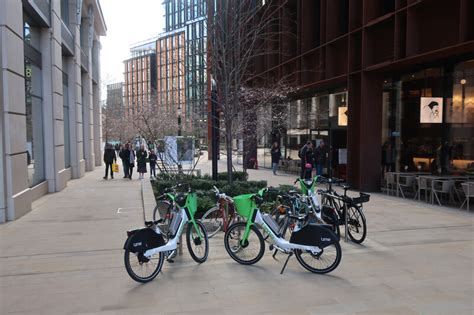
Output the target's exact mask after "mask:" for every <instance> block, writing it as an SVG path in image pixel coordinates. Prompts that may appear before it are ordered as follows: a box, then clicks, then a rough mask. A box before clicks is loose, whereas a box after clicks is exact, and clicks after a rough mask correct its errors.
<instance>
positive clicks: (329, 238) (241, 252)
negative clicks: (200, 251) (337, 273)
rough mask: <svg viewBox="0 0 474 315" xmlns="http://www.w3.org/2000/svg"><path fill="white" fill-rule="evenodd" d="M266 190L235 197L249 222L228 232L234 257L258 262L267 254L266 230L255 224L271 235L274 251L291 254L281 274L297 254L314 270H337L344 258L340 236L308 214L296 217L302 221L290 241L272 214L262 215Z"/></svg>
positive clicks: (227, 240) (228, 244) (228, 246)
mask: <svg viewBox="0 0 474 315" xmlns="http://www.w3.org/2000/svg"><path fill="white" fill-rule="evenodd" d="M265 192H266V189H262V190H260V191H259V192H258V193H257V194H245V195H240V196H236V197H234V203H235V206H236V209H237V212H239V214H240V215H241V216H242V217H243V218H245V219H246V220H247V222H237V223H234V224H232V225H231V226H230V227H229V228H228V230H227V231H226V233H225V236H224V245H225V249H226V250H227V253H228V254H229V256H230V257H232V259H234V260H235V261H237V262H238V263H240V264H244V265H251V264H254V263H256V262H258V261H259V260H260V259H261V258H262V257H263V254H264V251H265V245H264V240H263V236H262V233H261V232H260V231H259V229H258V228H257V227H256V226H255V225H259V226H261V227H262V228H263V230H264V231H265V232H266V233H268V235H269V236H270V239H271V242H272V244H271V245H270V250H273V249H277V250H278V251H281V252H283V253H286V254H288V258H287V259H286V262H285V264H284V265H283V268H282V270H281V273H283V271H284V270H285V267H286V264H287V263H288V260H289V259H290V257H291V256H292V255H293V254H294V255H295V256H296V259H297V260H298V262H299V263H300V264H301V265H302V266H303V267H304V268H306V269H307V270H309V271H311V272H314V273H320V274H323V273H328V272H331V271H333V270H334V269H336V267H337V266H338V265H339V263H340V261H341V257H342V250H341V246H340V244H339V238H338V237H337V236H336V235H335V234H334V232H332V231H331V227H330V226H329V225H325V224H314V223H308V222H307V221H308V219H307V217H306V215H305V216H303V217H300V216H294V217H293V219H295V220H296V221H297V222H299V223H298V224H297V225H296V227H295V229H294V230H293V233H292V234H291V238H290V240H289V241H287V240H285V239H284V238H283V237H282V235H281V234H280V231H279V230H280V227H279V226H278V224H277V223H276V222H275V221H274V220H273V218H272V217H271V215H269V214H262V213H261V212H260V209H259V208H258V205H260V204H261V203H262V202H263V198H262V196H263V194H264V193H265Z"/></svg>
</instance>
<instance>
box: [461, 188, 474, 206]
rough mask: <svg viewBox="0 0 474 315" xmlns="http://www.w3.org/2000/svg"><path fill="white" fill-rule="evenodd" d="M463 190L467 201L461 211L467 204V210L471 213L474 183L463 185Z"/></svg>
mask: <svg viewBox="0 0 474 315" xmlns="http://www.w3.org/2000/svg"><path fill="white" fill-rule="evenodd" d="M461 185H462V189H463V190H464V196H465V197H466V199H464V202H463V203H462V205H461V207H460V209H462V208H463V207H464V205H465V204H466V209H467V211H469V198H471V197H474V182H467V183H462V184H461Z"/></svg>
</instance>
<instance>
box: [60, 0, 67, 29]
mask: <svg viewBox="0 0 474 315" xmlns="http://www.w3.org/2000/svg"><path fill="white" fill-rule="evenodd" d="M61 19H62V20H63V22H64V24H66V25H69V0H61Z"/></svg>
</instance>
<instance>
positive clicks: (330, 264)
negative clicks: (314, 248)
mask: <svg viewBox="0 0 474 315" xmlns="http://www.w3.org/2000/svg"><path fill="white" fill-rule="evenodd" d="M295 256H296V259H297V260H298V262H299V263H300V264H301V266H303V267H304V268H306V269H307V270H309V271H311V272H313V273H319V274H324V273H328V272H331V271H333V270H334V269H336V268H337V266H338V265H339V263H340V262H341V257H342V250H341V245H340V244H339V242H335V243H333V244H331V245H329V246H327V247H324V248H323V249H321V252H320V253H318V254H313V253H311V251H302V250H299V249H298V250H296V251H295Z"/></svg>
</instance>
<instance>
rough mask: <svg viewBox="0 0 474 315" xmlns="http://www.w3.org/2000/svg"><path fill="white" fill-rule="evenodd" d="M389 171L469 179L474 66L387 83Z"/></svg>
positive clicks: (473, 153) (473, 151) (473, 148)
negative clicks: (416, 172) (459, 175)
mask: <svg viewBox="0 0 474 315" xmlns="http://www.w3.org/2000/svg"><path fill="white" fill-rule="evenodd" d="M383 117H384V118H383V122H382V127H383V128H382V141H383V143H382V155H383V157H382V164H383V165H382V166H383V168H384V170H385V171H390V170H392V171H395V170H396V171H411V172H413V171H424V172H431V173H435V174H439V173H443V174H457V173H464V172H466V171H469V170H472V169H473V168H474V140H473V136H474V60H468V61H464V62H460V63H457V64H448V65H445V66H443V67H437V68H427V69H422V70H420V71H418V72H413V73H407V74H404V75H402V76H400V77H398V78H392V79H391V80H387V81H386V83H385V89H384V97H383Z"/></svg>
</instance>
